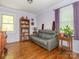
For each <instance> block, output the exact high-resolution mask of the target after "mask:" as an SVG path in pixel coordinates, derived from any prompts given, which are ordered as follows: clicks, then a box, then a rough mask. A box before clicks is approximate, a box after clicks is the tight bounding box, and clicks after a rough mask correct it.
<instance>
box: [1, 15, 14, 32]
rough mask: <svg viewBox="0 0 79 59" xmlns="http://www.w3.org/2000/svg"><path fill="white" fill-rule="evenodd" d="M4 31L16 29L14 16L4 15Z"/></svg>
mask: <svg viewBox="0 0 79 59" xmlns="http://www.w3.org/2000/svg"><path fill="white" fill-rule="evenodd" d="M2 31H14V21H13V16H9V15H2Z"/></svg>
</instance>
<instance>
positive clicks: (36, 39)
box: [31, 36, 47, 45]
mask: <svg viewBox="0 0 79 59" xmlns="http://www.w3.org/2000/svg"><path fill="white" fill-rule="evenodd" d="M31 38H32V40H34V41H36V42H39V43H41V44H44V45H47V41H46V40H44V39H43V38H40V37H36V36H31Z"/></svg>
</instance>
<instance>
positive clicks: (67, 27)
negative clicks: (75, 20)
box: [62, 25, 73, 37]
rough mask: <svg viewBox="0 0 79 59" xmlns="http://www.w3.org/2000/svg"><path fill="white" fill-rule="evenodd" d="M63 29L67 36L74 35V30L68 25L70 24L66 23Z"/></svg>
mask: <svg viewBox="0 0 79 59" xmlns="http://www.w3.org/2000/svg"><path fill="white" fill-rule="evenodd" d="M62 31H63V32H64V34H65V36H69V37H70V36H72V34H73V30H72V29H71V28H70V27H69V26H68V25H66V26H65V27H64V28H63V29H62Z"/></svg>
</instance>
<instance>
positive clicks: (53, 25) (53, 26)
mask: <svg viewBox="0 0 79 59" xmlns="http://www.w3.org/2000/svg"><path fill="white" fill-rule="evenodd" d="M52 30H53V31H55V21H53V24H52Z"/></svg>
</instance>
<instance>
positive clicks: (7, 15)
mask: <svg viewBox="0 0 79 59" xmlns="http://www.w3.org/2000/svg"><path fill="white" fill-rule="evenodd" d="M3 15H6V16H12V17H13V23H3ZM3 24H12V25H13V30H6V31H5V32H14V16H13V15H8V14H1V31H3V30H2V28H3Z"/></svg>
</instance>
